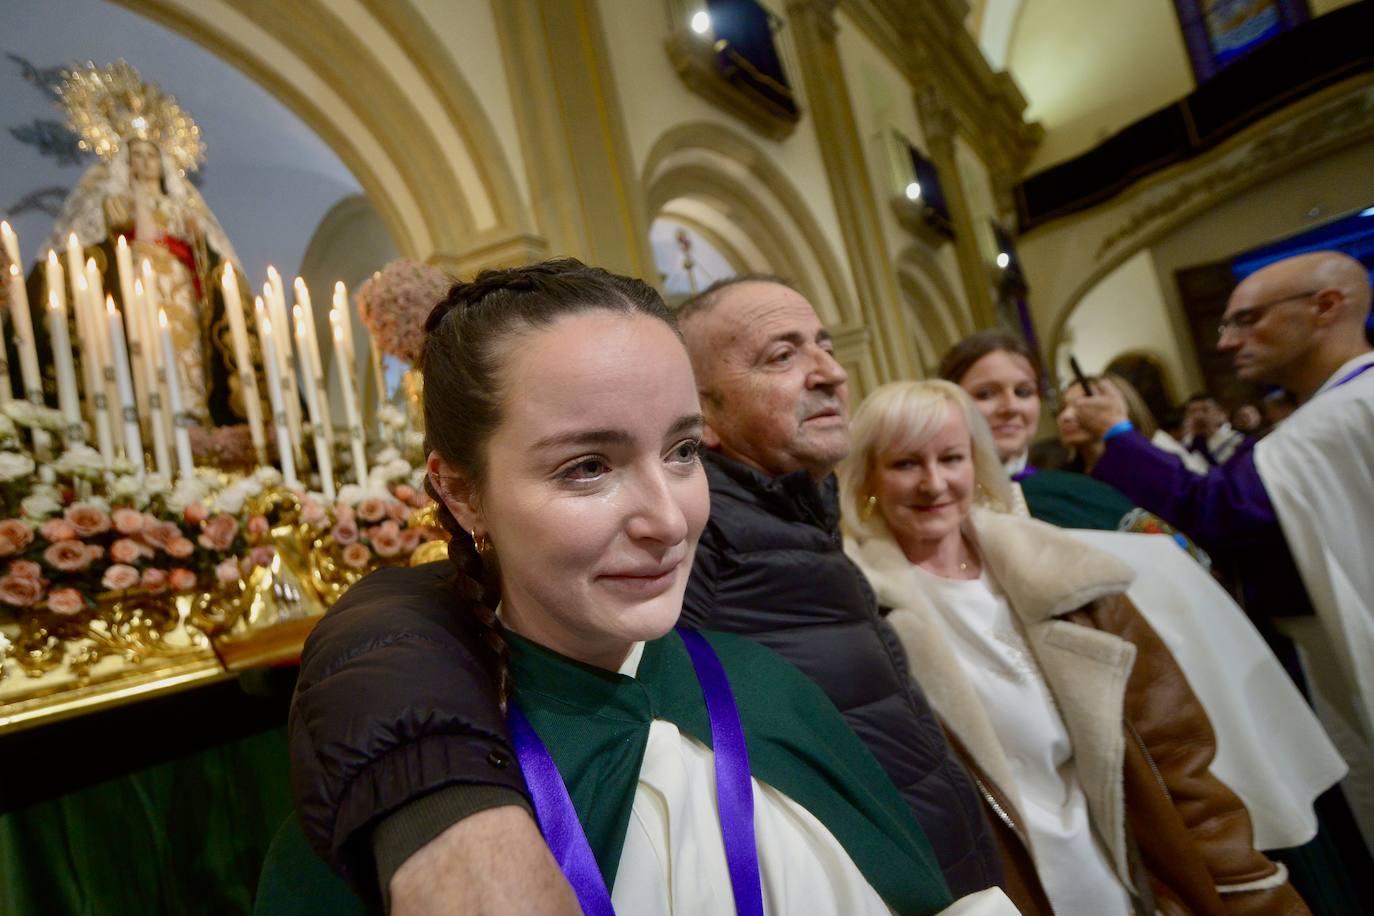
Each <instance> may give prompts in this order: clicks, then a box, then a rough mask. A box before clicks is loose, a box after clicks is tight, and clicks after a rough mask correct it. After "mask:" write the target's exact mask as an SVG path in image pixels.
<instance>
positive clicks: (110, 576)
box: [100, 563, 140, 592]
mask: <svg viewBox="0 0 1374 916" xmlns="http://www.w3.org/2000/svg"><path fill="white" fill-rule="evenodd" d="M139 579H140V576H139V574H138V570H136V569H134V568H133V567H132V566H126V565H125V564H123V563H115V564H114V565H112V566H110V567H109V568H108V569H106V570H105V575H103V576H101V577H100V584H101V585H103V586H104V587H105V588H107V589H109V590H110V591H112V592H124V591H128V590H129V589H131V588H133V587H134V586H135V585H137V584H138V583H139Z"/></svg>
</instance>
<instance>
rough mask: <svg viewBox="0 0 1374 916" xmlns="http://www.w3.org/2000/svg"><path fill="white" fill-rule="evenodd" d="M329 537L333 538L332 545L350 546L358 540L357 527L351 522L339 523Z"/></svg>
mask: <svg viewBox="0 0 1374 916" xmlns="http://www.w3.org/2000/svg"><path fill="white" fill-rule="evenodd" d="M329 535H330V537H332V538H334V543H335V544H339V545H341V546H343V545H348V544H352V543H353V542H354V541H356V540H358V526H357V525H355V524H354V523H353V522H351V521H350V522H343V521H341V522H339V523H338V524H337V525H335V526H334V527H333V528H332V529H331V530H330V532H329Z"/></svg>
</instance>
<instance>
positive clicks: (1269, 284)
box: [1218, 251, 1374, 397]
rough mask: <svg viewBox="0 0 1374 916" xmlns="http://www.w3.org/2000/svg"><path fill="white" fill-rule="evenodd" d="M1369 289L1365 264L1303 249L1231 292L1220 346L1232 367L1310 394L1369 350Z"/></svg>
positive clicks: (1334, 253)
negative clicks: (1232, 358)
mask: <svg viewBox="0 0 1374 916" xmlns="http://www.w3.org/2000/svg"><path fill="white" fill-rule="evenodd" d="M1371 298H1374V297H1371V291H1370V284H1369V274H1368V272H1367V271H1366V270H1365V268H1364V266H1363V265H1361V264H1360V262H1359V261H1356V260H1355V259H1354V258H1352V257H1350V256H1349V255H1346V254H1342V253H1341V252H1339V251H1314V252H1311V253H1308V254H1301V255H1297V256H1295V257H1291V258H1285V259H1284V260H1282V261H1276V262H1274V263H1273V264H1270V265H1268V266H1267V267H1264V268H1263V269H1261V270H1258V271H1256V272H1255V273H1253V274H1251V275H1250V276H1248V277H1246V278H1245V280H1243V281H1242V282H1241V283H1240V285H1239V286H1237V287H1236V290H1235V292H1233V293H1232V294H1231V299H1230V302H1229V303H1228V304H1227V306H1226V314H1225V315H1224V317H1223V322H1222V327H1223V331H1222V335H1221V340H1220V342H1219V343H1218V349H1221V350H1226V351H1231V352H1233V353H1234V354H1235V366H1236V374H1237V375H1239V376H1240V377H1241V378H1242V379H1244V380H1245V381H1249V382H1267V383H1272V384H1277V385H1282V386H1283V387H1285V388H1289V389H1290V390H1293V391H1296V392H1298V393H1299V394H1300V395H1302V396H1303V397H1307V396H1309V395H1310V394H1311V393H1312V392H1313V391H1315V390H1316V388H1317V387H1319V386H1320V385H1321V383H1322V382H1323V381H1325V379H1326V376H1327V375H1329V374H1330V372H1332V371H1334V370H1335V369H1336V367H1338V366H1340V365H1341V363H1343V362H1345V361H1346V360H1348V359H1351V358H1353V357H1354V356H1356V355H1358V354H1359V353H1361V352H1364V351H1365V350H1367V349H1368V344H1367V343H1366V341H1365V336H1364V333H1365V332H1364V327H1365V323H1366V322H1367V321H1368V320H1369V313H1370V303H1371Z"/></svg>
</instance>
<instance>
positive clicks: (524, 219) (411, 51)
mask: <svg viewBox="0 0 1374 916" xmlns="http://www.w3.org/2000/svg"><path fill="white" fill-rule="evenodd" d="M120 2H121V3H122V4H123V5H124V6H126V7H128V8H129V9H131V10H133V11H134V12H137V13H139V14H140V15H143V16H146V17H148V18H149V19H152V20H154V21H156V22H159V23H161V24H163V25H165V26H167V27H168V28H171V29H173V30H175V31H177V32H179V33H181V34H183V35H185V36H186V37H188V38H190V39H191V40H193V41H195V42H197V43H198V44H200V45H202V46H203V47H205V48H206V49H208V50H209V51H211V52H212V53H214V54H216V55H218V56H219V57H221V58H223V59H224V60H226V61H228V62H229V63H231V64H233V65H234V66H235V67H237V68H238V69H240V70H242V71H243V72H244V73H245V74H247V75H248V76H249V77H251V78H252V79H254V80H255V81H256V82H258V83H259V84H261V85H262V86H264V87H265V88H266V89H267V90H268V91H270V92H271V93H272V94H273V95H275V96H276V97H277V98H278V99H280V100H281V101H282V103H283V104H285V105H286V106H287V107H288V108H290V109H291V110H292V111H294V112H295V113H296V114H297V115H298V116H299V117H300V118H301V119H302V120H303V121H304V122H305V123H306V124H307V125H309V126H310V127H311V129H313V130H314V131H315V132H316V133H317V134H318V135H319V136H320V137H321V138H322V139H323V140H324V141H325V142H326V143H327V144H329V146H330V147H331V148H332V149H333V150H334V151H335V152H336V153H337V155H338V156H339V158H340V159H341V160H343V162H344V164H345V165H347V166H348V168H349V169H350V170H351V171H352V172H353V174H354V175H355V176H356V177H357V179H358V181H359V183H360V184H361V185H362V186H363V188H364V190H365V191H366V193H367V195H368V197H369V198H370V199H371V201H372V202H373V204H374V205H375V206H376V208H377V212H378V213H379V214H380V216H381V218H382V220H383V222H384V223H385V224H386V226H387V229H388V231H389V232H390V233H391V236H392V238H393V239H395V241H396V244H397V247H398V248H399V249H400V250H401V252H402V253H403V254H405V255H407V256H411V257H415V258H420V259H425V258H430V257H432V256H434V255H435V254H441V255H448V256H457V255H459V254H461V253H462V252H463V251H464V250H467V249H471V248H474V247H477V246H480V245H483V244H490V243H491V242H492V241H494V240H498V239H502V238H506V237H509V236H513V235H516V234H529V233H530V231H531V230H530V227H531V226H532V221H531V219H530V215H529V213H528V211H527V209H526V208H525V207H524V205H523V203H522V201H521V200H520V197H519V192H518V190H517V185H516V183H515V180H514V174H513V172H512V171H511V168H510V165H509V163H508V162H507V160H506V157H505V155H504V154H503V152H502V149H501V146H500V144H499V141H498V140H497V137H496V132H495V129H494V128H493V126H492V124H491V121H490V119H489V118H488V117H487V115H486V113H485V112H484V111H483V109H482V106H481V103H480V102H479V100H478V99H477V97H476V95H475V93H473V91H472V89H471V87H470V85H469V84H468V82H467V80H466V79H465V78H464V76H463V74H462V73H461V71H460V70H459V68H458V66H457V65H456V64H455V62H454V61H453V59H452V56H451V54H450V53H449V51H448V50H447V49H445V48H444V47H442V45H441V44H440V43H439V40H438V39H437V38H436V37H435V35H434V34H433V33H432V32H431V31H430V30H428V29H426V28H416V27H415V23H416V22H423V21H424V17H423V16H422V15H421V13H420V12H419V11H418V10H417V9H415V4H414V3H413V2H412V0H396V2H394V3H388V4H380V5H378V4H368V5H366V6H364V5H363V4H361V3H359V2H357V0H343V2H342V3H335V2H329V0H295V2H292V3H254V4H237V3H231V2H228V0H120ZM354 7H356V9H354ZM398 60H401V61H404V62H405V63H404V67H405V68H406V69H405V73H404V76H403V75H402V74H401V70H400V68H398V67H397V66H396V64H397V61H398ZM359 73H366V74H368V78H367V79H365V80H364V79H359V78H358V74H359ZM406 77H408V78H409V79H408V80H407V79H406Z"/></svg>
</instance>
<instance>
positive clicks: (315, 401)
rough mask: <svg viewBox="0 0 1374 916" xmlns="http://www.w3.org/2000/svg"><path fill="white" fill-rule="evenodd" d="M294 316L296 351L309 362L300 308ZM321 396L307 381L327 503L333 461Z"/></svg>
mask: <svg viewBox="0 0 1374 916" xmlns="http://www.w3.org/2000/svg"><path fill="white" fill-rule="evenodd" d="M295 314H296V321H295V325H296V349H297V350H298V351H299V352H300V353H301V355H302V356H303V357H304V358H305V361H306V362H309V359H310V357H309V354H308V351H307V349H306V345H305V341H306V331H305V319H304V318H302V317H301V307H300V306H299V305H297V306H296V308H295ZM321 394H322V392H321V390H320V388H319V386H318V385H316V384H314V382H313V381H311V380H309V379H307V381H306V383H305V409H306V410H307V411H309V413H310V438H311V439H312V440H314V443H315V464H317V465H318V466H319V471H320V489H322V490H323V491H324V498H325V499H326V500H328V501H329V502H333V501H334V496H335V492H334V460H333V458H331V457H330V454H329V440H328V439H326V438H325V435H324V422H325V418H326V417H327V416H328V414H329V410H328V408H321V406H320V395H321Z"/></svg>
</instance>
